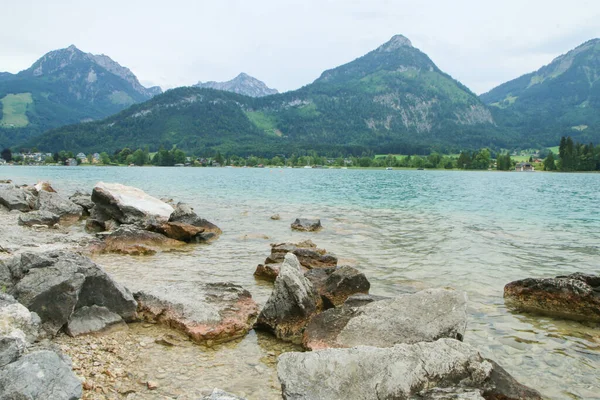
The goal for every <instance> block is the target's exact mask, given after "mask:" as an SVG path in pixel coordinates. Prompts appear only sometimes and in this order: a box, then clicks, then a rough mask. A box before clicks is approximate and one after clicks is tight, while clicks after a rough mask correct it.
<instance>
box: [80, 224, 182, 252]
mask: <svg viewBox="0 0 600 400" xmlns="http://www.w3.org/2000/svg"><path fill="white" fill-rule="evenodd" d="M101 237H102V239H103V240H102V241H100V242H98V243H95V244H93V245H92V246H91V249H90V251H91V252H92V253H119V254H127V255H153V254H156V253H157V252H158V251H171V250H176V249H181V248H182V247H183V246H185V243H184V242H181V241H179V240H175V239H170V238H168V237H166V236H164V235H161V234H160V233H156V232H149V231H146V230H143V229H140V228H138V227H136V226H134V225H121V226H120V227H118V228H117V229H116V230H114V231H112V232H111V233H109V234H102V236H101Z"/></svg>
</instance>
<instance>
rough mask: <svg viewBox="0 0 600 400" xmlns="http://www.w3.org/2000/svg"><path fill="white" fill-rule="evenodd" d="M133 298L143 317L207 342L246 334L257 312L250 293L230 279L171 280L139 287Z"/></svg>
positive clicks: (196, 339)
mask: <svg viewBox="0 0 600 400" xmlns="http://www.w3.org/2000/svg"><path fill="white" fill-rule="evenodd" d="M135 298H136V299H137V301H138V303H139V307H138V311H139V314H140V316H141V317H142V318H144V319H146V320H150V321H156V322H159V323H162V324H165V325H167V326H170V327H172V328H175V329H179V330H181V331H183V332H185V333H186V334H187V335H188V336H189V337H190V338H191V339H193V340H195V341H196V342H199V343H203V344H207V345H212V344H216V343H222V342H227V341H230V340H234V339H237V338H239V337H242V336H245V335H246V334H247V333H248V332H249V331H250V329H252V324H253V322H254V319H255V318H256V315H257V314H258V305H257V304H256V302H255V301H254V300H253V299H252V295H251V294H250V293H249V292H248V291H247V290H244V289H243V288H242V287H240V286H238V285H234V284H232V283H201V282H172V283H169V284H165V285H157V286H155V287H152V288H151V289H147V290H143V291H140V292H138V293H136V294H135Z"/></svg>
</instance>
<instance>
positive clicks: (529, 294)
mask: <svg viewBox="0 0 600 400" xmlns="http://www.w3.org/2000/svg"><path fill="white" fill-rule="evenodd" d="M504 301H505V302H506V304H507V306H509V307H511V308H513V309H515V310H517V311H528V312H534V313H541V314H545V315H550V316H557V317H561V318H567V319H573V320H577V321H590V322H600V275H588V274H584V273H579V272H578V273H574V274H571V275H560V276H557V277H555V278H540V279H534V278H528V279H523V280H518V281H514V282H511V283H509V284H507V285H506V286H505V287H504Z"/></svg>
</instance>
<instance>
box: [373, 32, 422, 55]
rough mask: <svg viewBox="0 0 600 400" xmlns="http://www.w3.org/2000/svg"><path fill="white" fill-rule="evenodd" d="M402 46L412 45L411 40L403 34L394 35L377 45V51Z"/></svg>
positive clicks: (385, 50) (390, 49)
mask: <svg viewBox="0 0 600 400" xmlns="http://www.w3.org/2000/svg"><path fill="white" fill-rule="evenodd" d="M402 47H413V45H412V43H411V41H410V40H409V39H408V38H407V37H406V36H404V35H394V36H392V38H391V39H390V40H389V41H387V42H386V43H384V44H382V45H381V46H379V48H378V49H377V50H378V51H383V52H392V51H396V50H398V49H400V48H402Z"/></svg>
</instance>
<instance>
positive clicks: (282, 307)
mask: <svg viewBox="0 0 600 400" xmlns="http://www.w3.org/2000/svg"><path fill="white" fill-rule="evenodd" d="M320 308H321V299H320V297H319V294H318V293H317V291H316V290H315V289H314V288H313V286H312V284H311V282H310V281H309V280H308V279H307V278H306V277H304V275H303V273H302V270H301V268H300V262H299V261H298V259H297V258H296V256H295V255H293V254H291V253H288V254H286V255H285V258H284V261H283V264H282V265H281V271H280V273H279V276H277V279H276V280H275V285H274V288H273V291H272V292H271V296H270V297H269V299H268V300H267V303H266V304H265V306H264V308H263V309H262V310H261V312H260V315H259V316H258V321H257V323H256V327H257V328H260V329H264V330H267V331H270V332H272V333H273V334H275V336H277V338H279V339H282V340H287V341H291V342H295V343H299V342H300V341H301V337H302V332H303V331H304V327H305V326H306V324H307V323H308V321H309V320H310V319H311V318H312V317H313V316H314V315H315V314H316V313H318V312H319V310H320Z"/></svg>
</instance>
